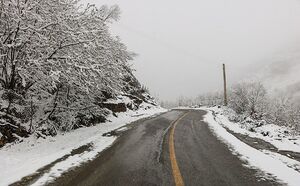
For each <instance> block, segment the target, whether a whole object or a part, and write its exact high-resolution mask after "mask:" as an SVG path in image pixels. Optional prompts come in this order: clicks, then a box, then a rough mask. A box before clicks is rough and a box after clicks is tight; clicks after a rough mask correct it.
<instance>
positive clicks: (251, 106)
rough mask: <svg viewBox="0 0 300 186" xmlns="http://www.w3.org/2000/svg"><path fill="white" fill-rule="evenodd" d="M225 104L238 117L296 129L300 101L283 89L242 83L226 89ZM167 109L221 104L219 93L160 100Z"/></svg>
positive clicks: (221, 99)
mask: <svg viewBox="0 0 300 186" xmlns="http://www.w3.org/2000/svg"><path fill="white" fill-rule="evenodd" d="M228 92H229V94H228V97H229V99H228V107H229V108H231V109H232V110H234V111H235V112H236V113H237V115H238V116H239V117H238V118H239V120H240V121H241V120H243V119H245V118H247V117H251V118H252V119H254V120H266V121H267V122H268V123H273V124H276V125H280V126H288V127H290V128H292V129H294V130H295V131H299V132H300V100H299V98H296V97H294V96H293V95H290V94H288V93H287V92H281V93H272V94H271V93H270V92H268V90H267V89H266V88H265V86H264V85H263V84H262V83H260V82H257V81H251V82H242V83H238V84H235V85H233V86H232V87H230V88H229V90H228ZM161 104H162V106H165V107H167V108H172V107H177V106H201V105H206V106H218V105H223V92H212V93H207V94H202V95H199V96H197V97H196V98H186V97H183V96H180V97H179V98H178V99H177V100H176V101H169V102H168V101H161Z"/></svg>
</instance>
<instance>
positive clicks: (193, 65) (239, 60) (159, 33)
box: [82, 0, 300, 100]
mask: <svg viewBox="0 0 300 186" xmlns="http://www.w3.org/2000/svg"><path fill="white" fill-rule="evenodd" d="M82 1H83V2H90V3H95V4H97V5H99V6H100V5H103V4H108V5H114V4H117V5H119V6H120V8H121V11H122V14H121V19H120V20H119V21H118V22H116V23H114V24H113V25H112V31H113V33H114V34H115V35H119V36H120V37H121V40H122V41H123V42H124V43H125V44H126V45H127V46H128V48H129V50H131V51H134V52H135V53H138V57H137V58H136V59H135V60H134V61H133V67H134V68H135V69H136V72H135V74H136V76H137V78H138V79H139V80H140V81H141V82H142V83H143V84H145V85H146V86H147V87H149V89H150V91H151V92H152V93H154V94H155V95H158V96H159V97H160V98H161V99H163V100H174V99H176V98H177V97H178V96H180V95H184V96H197V95H198V94H201V93H206V92H209V91H216V90H219V89H221V88H222V74H221V64H222V63H226V65H227V70H228V72H227V73H228V81H229V85H230V84H233V83H236V82H238V81H240V80H242V79H247V78H253V77H254V76H256V74H260V76H259V77H260V78H263V79H264V81H265V82H266V83H268V84H269V85H270V86H272V87H276V86H277V84H278V85H279V87H288V86H292V84H295V85H297V86H296V87H298V86H299V84H297V83H299V82H300V78H299V77H300V75H298V74H297V73H298V71H297V72H294V71H293V68H292V67H291V68H289V66H297V65H298V64H299V63H300V55H297V53H300V50H298V49H300V1H298V0H186V1H183V0H151V1H149V0H82ZM291 56H292V57H291ZM298 57H299V58H298ZM298 67H299V66H298ZM299 69H300V68H299ZM284 74H288V76H291V77H287V75H284ZM273 76H274V77H275V78H274V77H273ZM277 77H281V78H277ZM275 79H276V81H273V80H275ZM291 79H292V80H293V82H291V81H290V80H291Z"/></svg>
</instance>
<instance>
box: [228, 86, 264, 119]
mask: <svg viewBox="0 0 300 186" xmlns="http://www.w3.org/2000/svg"><path fill="white" fill-rule="evenodd" d="M267 105H268V101H267V91H266V89H265V87H264V86H263V85H262V84H261V83H260V82H249V83H239V84H237V85H235V86H233V87H232V89H231V91H230V98H229V106H230V107H231V108H232V109H233V110H234V111H236V112H237V113H238V114H248V115H249V116H252V117H254V118H262V116H263V115H264V114H265V112H266V111H267V107H268V106H267Z"/></svg>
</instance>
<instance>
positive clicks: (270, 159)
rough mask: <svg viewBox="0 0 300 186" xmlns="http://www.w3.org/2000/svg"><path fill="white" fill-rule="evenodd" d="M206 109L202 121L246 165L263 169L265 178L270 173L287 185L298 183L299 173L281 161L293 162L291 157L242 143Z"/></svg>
mask: <svg viewBox="0 0 300 186" xmlns="http://www.w3.org/2000/svg"><path fill="white" fill-rule="evenodd" d="M206 110H207V111H208V113H207V114H206V115H205V117H204V121H205V122H207V123H208V125H209V127H210V128H211V130H212V131H213V132H214V133H215V134H216V136H217V137H218V138H219V139H220V140H222V141H223V142H224V143H226V144H227V145H228V146H229V148H230V150H231V151H232V152H233V153H234V154H238V155H239V158H240V159H242V160H244V161H245V162H247V166H250V167H252V168H257V169H259V170H261V171H263V172H264V173H265V175H264V176H265V177H266V178H269V176H268V174H271V175H272V176H273V177H275V178H276V179H278V180H281V181H282V182H284V183H287V184H288V185H291V186H298V185H299V183H300V173H299V172H297V171H295V170H294V169H292V168H290V167H288V165H287V164H286V163H284V162H283V161H287V162H288V163H295V162H291V161H290V160H291V159H290V160H289V158H286V157H282V156H279V155H277V154H276V155H274V153H270V154H267V153H266V152H262V151H259V150H257V149H255V148H253V147H251V146H249V145H247V144H245V143H243V142H242V141H240V140H239V139H238V138H236V137H235V136H234V135H233V134H231V133H229V132H228V131H227V130H226V129H225V128H224V127H223V126H221V125H220V123H219V122H217V121H216V120H215V119H214V116H213V114H212V111H210V110H208V109H206ZM222 122H223V121H222ZM292 161H295V160H292Z"/></svg>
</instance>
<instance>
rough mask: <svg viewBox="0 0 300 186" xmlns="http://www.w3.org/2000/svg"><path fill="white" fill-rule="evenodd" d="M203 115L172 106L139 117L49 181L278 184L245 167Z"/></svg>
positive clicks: (133, 183) (253, 169)
mask: <svg viewBox="0 0 300 186" xmlns="http://www.w3.org/2000/svg"><path fill="white" fill-rule="evenodd" d="M205 114H206V111H201V110H200V111H188V110H177V111H175V110H173V111H170V112H168V113H165V114H162V115H160V116H157V117H155V118H151V119H148V120H143V121H140V122H138V123H136V124H135V125H134V126H133V127H132V128H131V129H130V130H128V131H126V132H124V133H123V134H122V135H121V137H119V138H118V140H117V141H116V142H115V144H114V145H113V146H112V147H110V148H109V149H107V150H105V151H104V152H102V153H101V154H100V156H99V157H97V158H96V159H95V160H93V161H91V162H89V163H86V164H84V165H83V166H81V167H78V168H76V169H74V170H71V171H69V172H67V173H65V174H64V175H63V176H62V177H60V178H58V179H57V180H56V181H55V182H54V183H52V184H51V185H197V186H198V185H239V186H240V185H243V186H245V185H280V184H279V183H278V182H276V181H275V179H274V177H272V176H269V179H266V177H265V176H263V174H262V173H261V171H260V170H258V169H255V168H249V167H247V166H245V164H247V163H246V162H243V161H242V160H241V158H239V157H238V156H237V155H234V153H232V151H231V150H230V149H229V148H228V146H227V145H226V144H225V143H223V142H222V141H221V140H219V139H218V138H217V137H216V135H214V133H213V132H212V131H211V130H210V128H209V126H208V124H207V123H205V122H204V121H203V116H204V115H205ZM172 148H174V149H172ZM270 166H272V165H270Z"/></svg>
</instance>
